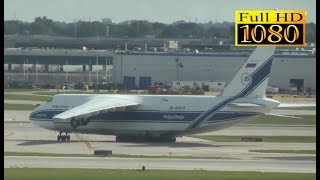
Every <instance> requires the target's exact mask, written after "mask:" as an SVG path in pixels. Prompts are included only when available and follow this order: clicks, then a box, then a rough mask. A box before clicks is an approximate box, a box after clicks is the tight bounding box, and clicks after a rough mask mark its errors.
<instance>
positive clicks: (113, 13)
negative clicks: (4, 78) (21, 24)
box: [4, 0, 316, 23]
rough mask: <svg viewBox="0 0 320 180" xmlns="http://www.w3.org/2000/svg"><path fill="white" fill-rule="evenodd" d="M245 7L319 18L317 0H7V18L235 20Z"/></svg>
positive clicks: (29, 19) (314, 19)
mask: <svg viewBox="0 0 320 180" xmlns="http://www.w3.org/2000/svg"><path fill="white" fill-rule="evenodd" d="M241 9H245V10H251V9H252V10H253V9H279V10H290V9H292V10H305V11H307V16H306V19H307V22H314V23H315V22H316V0H4V20H13V19H15V20H21V21H27V22H33V21H34V19H35V18H36V17H39V16H46V17H47V18H50V19H53V20H54V21H64V22H73V21H78V20H83V21H89V20H90V21H101V20H102V19H103V18H111V19H112V20H113V21H114V22H115V23H119V22H123V21H127V20H148V21H150V22H161V23H172V22H175V21H179V20H185V21H187V22H198V23H206V22H209V21H212V22H222V21H229V22H234V11H235V10H241Z"/></svg>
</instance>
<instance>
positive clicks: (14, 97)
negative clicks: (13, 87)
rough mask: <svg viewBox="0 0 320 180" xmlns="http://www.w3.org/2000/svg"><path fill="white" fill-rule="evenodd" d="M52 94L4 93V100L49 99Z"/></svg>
mask: <svg viewBox="0 0 320 180" xmlns="http://www.w3.org/2000/svg"><path fill="white" fill-rule="evenodd" d="M50 98H51V96H36V95H23V94H9V93H4V100H27V101H48V100H49V99H50Z"/></svg>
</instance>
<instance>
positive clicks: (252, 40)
mask: <svg viewBox="0 0 320 180" xmlns="http://www.w3.org/2000/svg"><path fill="white" fill-rule="evenodd" d="M305 22H306V13H305V11H303V10H281V11H279V10H237V11H236V12H235V45H236V46H264V45H268V46H270V45H276V46H305Z"/></svg>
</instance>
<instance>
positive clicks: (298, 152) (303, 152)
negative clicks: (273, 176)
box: [250, 150, 317, 154]
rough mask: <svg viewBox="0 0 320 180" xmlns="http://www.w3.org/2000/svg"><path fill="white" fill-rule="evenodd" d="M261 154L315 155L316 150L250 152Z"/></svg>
mask: <svg viewBox="0 0 320 180" xmlns="http://www.w3.org/2000/svg"><path fill="white" fill-rule="evenodd" d="M250 152H261V153H293V154H316V152H317V151H316V150H250Z"/></svg>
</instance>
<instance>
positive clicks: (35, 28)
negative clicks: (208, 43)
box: [4, 16, 316, 42]
mask: <svg viewBox="0 0 320 180" xmlns="http://www.w3.org/2000/svg"><path fill="white" fill-rule="evenodd" d="M4 34H5V35H48V36H64V37H114V38H119V37H121V38H123V37H128V38H142V37H153V38H197V39H216V38H223V39H230V40H231V41H233V37H234V23H233V22H222V23H213V22H211V21H210V22H208V23H193V22H186V21H177V22H174V23H171V24H164V23H159V22H148V21H145V20H132V21H125V22H122V23H118V24H116V23H112V22H110V21H103V20H102V21H101V22H99V21H92V22H88V21H77V22H72V23H66V22H59V21H53V20H52V19H48V18H47V17H45V16H44V17H36V18H35V20H34V22H30V23H29V22H23V21H19V20H7V21H4ZM306 40H307V42H315V41H316V24H315V23H307V24H306Z"/></svg>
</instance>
